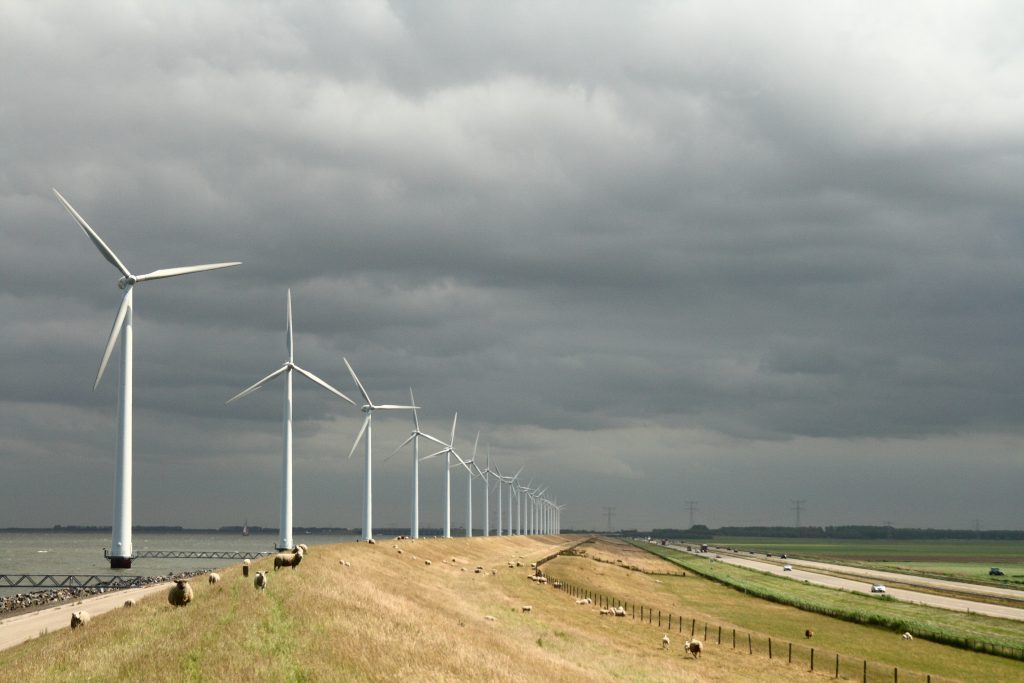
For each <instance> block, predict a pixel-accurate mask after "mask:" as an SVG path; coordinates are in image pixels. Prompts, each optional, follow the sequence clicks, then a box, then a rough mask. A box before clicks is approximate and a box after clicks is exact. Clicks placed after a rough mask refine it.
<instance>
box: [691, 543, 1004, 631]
mask: <svg viewBox="0 0 1024 683" xmlns="http://www.w3.org/2000/svg"><path fill="white" fill-rule="evenodd" d="M672 548H674V549H676V550H682V551H683V552H686V549H685V548H683V547H680V546H672ZM692 554H694V555H698V556H700V557H709V558H716V555H720V557H718V558H717V559H715V561H716V562H728V563H729V564H734V565H739V566H741V567H749V568H751V569H757V570H760V571H764V572H769V573H772V574H777V575H779V576H782V577H785V578H787V579H794V580H796V581H807V582H809V583H813V584H816V585H819V586H827V587H829V588H843V589H845V590H849V591H855V592H858V593H867V594H868V595H871V594H872V593H871V584H872V583H885V578H884V577H890V578H893V580H899V581H900V582H901V583H916V584H918V585H928V586H930V587H938V586H935V585H934V584H933V583H932V582H934V581H939V582H940V583H943V584H947V585H948V584H952V585H954V586H955V587H956V590H960V588H961V587H962V586H971V588H975V589H977V588H983V587H981V586H974V585H972V584H961V583H957V582H955V581H940V580H939V579H925V578H923V577H916V576H910V575H907V574H892V573H891V572H874V573H875V574H880V575H882V576H881V577H874V576H867V575H865V578H866V579H868V580H867V581H858V580H857V579H849V578H843V577H839V576H830V575H828V574H821V573H819V572H817V571H813V570H812V568H811V567H809V566H808V565H814V567H813V568H815V569H819V570H826V569H827V570H828V571H835V572H843V573H850V572H849V571H848V570H849V569H850V567H846V566H843V565H833V564H827V563H823V562H810V561H807V560H803V561H798V560H786V562H788V563H789V564H791V565H793V570H792V571H788V572H787V571H783V570H782V566H781V565H779V564H775V563H773V562H768V561H766V560H758V559H755V558H748V557H744V556H742V555H730V554H728V553H715V552H714V551H712V552H710V553H692ZM798 562H799V563H800V567H799V568H798V567H797V563H798ZM862 571H864V572H871V571H872V570H862ZM894 577H898V579H897V578H894ZM994 590H1000V589H998V588H996V589H994ZM976 592H977V591H976ZM1011 592H1013V593H1020V592H1021V591H1011ZM886 595H888V596H890V597H893V598H896V599H897V600H903V601H905V602H913V603H917V604H920V605H931V606H932V607H942V608H945V609H951V610H955V611H958V612H966V611H968V610H970V611H971V612H975V613H977V614H987V615H989V616H993V617H1002V618H1004V619H1014V620H1017V621H1024V609H1021V608H1018V607H1007V606H1004V605H992V604H989V603H987V602H977V601H975V600H965V599H963V598H951V597H946V596H944V595H933V594H931V593H921V592H919V591H914V590H909V589H905V588H888V587H887V588H886Z"/></svg>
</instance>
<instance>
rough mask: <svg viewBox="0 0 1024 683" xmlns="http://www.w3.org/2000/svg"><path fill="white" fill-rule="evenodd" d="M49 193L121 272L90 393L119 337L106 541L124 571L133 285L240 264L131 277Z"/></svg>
mask: <svg viewBox="0 0 1024 683" xmlns="http://www.w3.org/2000/svg"><path fill="white" fill-rule="evenodd" d="M53 193H54V194H55V195H57V200H58V201H60V203H61V204H62V205H63V206H64V208H65V209H66V210H67V212H68V213H69V214H71V217H72V218H74V219H75V221H76V222H77V223H78V226H79V227H80V228H82V231H83V232H84V233H85V234H86V236H87V237H88V238H89V239H90V240H91V241H92V243H93V245H95V247H96V248H97V249H98V250H99V252H100V254H102V255H103V258H105V259H107V261H109V262H110V264H111V265H113V266H114V267H115V268H117V269H118V270H119V271H120V272H121V276H122V277H121V279H120V280H118V282H117V286H118V287H120V288H121V289H123V290H124V295H123V296H122V297H121V305H120V307H119V308H118V309H117V315H116V316H115V317H114V325H113V327H112V328H111V329H110V336H109V337H108V338H107V346H106V348H105V349H104V350H103V359H102V360H101V361H100V369H99V371H98V372H97V373H96V381H95V382H94V383H93V385H92V388H93V391H95V390H96V387H98V386H99V384H100V379H101V378H102V377H103V371H104V370H105V369H106V367H107V361H109V360H110V353H111V351H113V350H114V344H116V343H117V338H118V336H119V335H122V333H123V336H121V390H120V399H119V404H118V411H117V416H118V420H117V421H118V427H117V464H116V466H115V469H114V522H113V524H112V525H111V527H112V534H111V539H110V568H111V569H127V568H130V567H131V566H132V554H133V553H132V550H133V549H132V356H133V353H132V341H133V339H132V315H133V312H134V308H135V304H134V295H133V291H134V288H135V285H136V284H138V283H140V282H146V281H147V280H161V279H163V278H167V277H175V276H177V275H187V274H189V273H200V272H202V271H204V270H217V269H218V268H229V267H231V266H237V265H239V264H240V263H241V261H231V262H229V263H209V264H206V265H202V266H185V267H181V268H164V269H162V270H154V271H153V272H152V273H146V274H145V275H132V273H131V271H129V270H128V268H127V267H125V265H124V264H123V263H122V262H121V259H119V258H117V255H116V254H115V253H114V252H113V250H112V249H111V248H110V247H108V246H107V245H106V243H104V241H103V240H101V239H100V236H99V235H97V234H96V231H94V230H93V229H92V228H91V227H89V224H88V223H86V222H85V219H84V218H82V217H81V216H80V215H79V214H78V212H77V211H75V209H74V208H73V207H72V206H71V204H69V203H68V201H67V200H66V199H64V197H62V196H61V194H60V192H57V190H56V189H54V190H53Z"/></svg>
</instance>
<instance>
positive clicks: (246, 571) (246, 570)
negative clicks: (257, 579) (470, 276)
mask: <svg viewBox="0 0 1024 683" xmlns="http://www.w3.org/2000/svg"><path fill="white" fill-rule="evenodd" d="M250 564H252V562H250V561H249V560H242V576H249V565H250Z"/></svg>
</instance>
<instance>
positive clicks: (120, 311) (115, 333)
mask: <svg viewBox="0 0 1024 683" xmlns="http://www.w3.org/2000/svg"><path fill="white" fill-rule="evenodd" d="M54 192H56V190H54ZM57 196H58V197H59V196H60V195H57ZM131 298H132V288H131V287H126V288H125V290H124V296H122V297H121V305H120V306H118V307H117V315H115V316H114V326H113V327H111V328H110V336H109V337H107V346H106V348H105V349H103V358H102V359H101V360H100V369H99V372H97V373H96V381H95V382H94V383H93V385H92V390H93V391H96V387H98V386H99V385H100V379H102V378H103V371H104V370H106V369H107V361H109V360H110V352H111V351H113V350H114V344H116V343H117V338H118V337H119V336H120V335H121V328H122V327H123V326H124V319H125V316H126V315H127V314H128V308H129V307H130V306H131Z"/></svg>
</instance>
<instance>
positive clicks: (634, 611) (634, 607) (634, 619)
mask: <svg viewBox="0 0 1024 683" xmlns="http://www.w3.org/2000/svg"><path fill="white" fill-rule="evenodd" d="M641 609H643V608H641ZM641 614H642V612H641ZM641 618H643V617H641ZM633 621H636V603H635V602H634V603H633Z"/></svg>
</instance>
